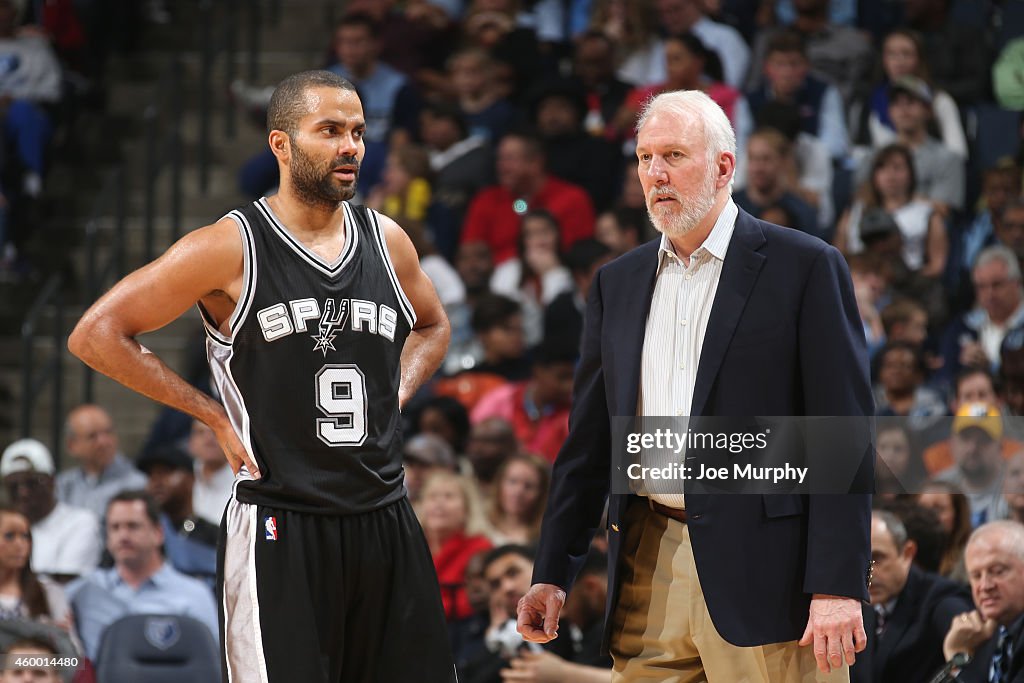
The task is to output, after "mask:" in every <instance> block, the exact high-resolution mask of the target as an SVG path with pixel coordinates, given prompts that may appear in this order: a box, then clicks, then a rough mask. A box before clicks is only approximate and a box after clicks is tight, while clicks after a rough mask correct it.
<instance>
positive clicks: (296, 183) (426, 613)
mask: <svg viewBox="0 0 1024 683" xmlns="http://www.w3.org/2000/svg"><path fill="white" fill-rule="evenodd" d="M267 118H268V128H269V129H270V134H269V143H270V148H271V149H272V150H273V152H274V155H275V156H276V157H277V160H278V164H279V166H280V169H281V186H280V190H279V192H278V193H277V194H276V195H274V196H272V197H270V198H264V199H261V200H259V201H257V202H254V203H253V204H251V205H249V206H245V207H242V208H240V209H237V210H235V211H232V212H231V213H229V214H228V215H227V216H225V217H224V218H222V219H221V220H219V221H217V222H216V223H214V224H213V225H210V226H207V227H204V228H200V229H199V230H196V231H194V232H192V233H191V234H189V235H187V236H185V237H184V238H182V239H181V241H179V242H178V243H177V244H175V245H173V246H172V247H171V248H170V249H169V250H168V251H167V253H165V254H164V255H163V256H161V257H160V258H158V259H157V260H156V261H154V262H153V263H151V264H149V265H148V266H145V267H143V268H142V269H140V270H138V271H136V272H135V273H132V274H131V275H129V276H128V277H126V278H125V279H124V280H123V281H121V282H120V283H118V284H117V285H115V287H114V288H113V289H112V290H111V291H110V292H108V293H107V294H106V295H104V296H103V297H102V298H101V299H100V300H99V301H97V302H96V303H95V304H94V305H93V306H92V308H90V309H89V310H88V311H87V312H86V313H85V315H84V316H83V317H82V320H81V321H80V322H79V323H78V326H77V327H76V328H75V330H74V332H73V333H72V335H71V338H70V340H69V344H68V345H69V347H70V349H71V351H72V353H74V354H75V355H77V356H78V357H79V358H81V359H82V360H83V361H85V362H86V363H87V364H89V365H90V366H92V367H93V368H95V369H97V370H99V371H100V372H103V373H105V374H107V375H109V376H110V377H112V378H114V379H116V380H117V381H119V382H121V383H122V384H125V385H126V386H128V387H130V388H132V389H134V390H136V391H138V392H139V393H141V394H144V395H146V396H148V397H150V398H152V399H155V400H157V401H161V402H163V403H166V404H167V405H170V406H172V407H174V408H177V409H178V410H181V411H183V412H185V413H188V414H189V415H192V416H194V417H195V418H197V419H199V420H201V421H202V422H205V423H206V424H208V425H209V426H210V427H211V428H212V429H213V430H214V432H216V434H217V439H218V441H219V442H220V444H221V446H222V447H223V448H224V453H225V455H226V456H227V458H228V461H229V462H230V463H231V466H232V468H233V469H234V470H235V472H236V473H237V476H236V478H235V484H234V493H233V495H232V497H231V500H230V501H229V503H228V506H227V510H226V512H225V516H224V520H223V521H222V523H221V543H220V549H219V561H218V574H219V581H218V584H219V597H220V598H221V600H222V604H221V639H222V643H223V647H224V649H223V659H224V664H223V667H224V680H225V681H231V682H238V683H292V682H293V681H304V682H310V681H311V682H323V683H328V682H329V683H341V682H342V681H345V682H346V683H348V682H350V681H351V682H356V681H358V682H363V681H365V682H370V681H374V682H379V683H390V682H392V681H431V682H433V681H452V680H454V679H455V670H454V664H453V660H452V657H451V653H450V650H449V646H448V637H447V632H446V629H445V623H444V615H443V612H442V608H441V598H440V593H439V589H438V587H437V579H436V576H435V573H434V569H433V563H432V562H431V559H430V552H429V550H428V548H427V544H426V542H425V541H424V538H423V534H422V532H421V530H420V528H419V526H418V524H417V521H416V517H415V516H414V514H413V512H412V508H411V506H410V505H409V502H408V500H407V498H406V495H405V490H404V485H403V479H402V466H401V442H400V441H401V440H400V435H399V408H400V407H401V406H402V405H403V404H404V403H405V401H407V400H408V399H409V397H410V396H412V394H413V393H414V392H415V391H416V389H417V388H418V387H419V386H420V385H421V384H422V383H423V382H424V381H425V380H426V379H427V378H428V377H430V375H431V374H433V372H434V370H436V368H437V367H438V365H439V364H440V362H441V359H442V357H443V355H444V353H445V350H446V347H447V344H448V337H449V326H448V320H447V318H446V317H445V315H444V312H443V309H442V307H441V303H440V302H439V301H438V298H437V295H436V294H435V292H434V288H433V287H432V286H431V284H430V281H429V280H428V279H427V277H426V276H425V275H424V273H423V271H422V270H421V269H420V267H419V261H418V259H417V256H416V252H415V250H414V249H413V246H412V244H411V242H410V241H409V239H408V238H407V237H406V235H405V233H404V232H403V231H402V230H401V228H400V227H399V226H398V225H396V224H395V223H394V222H393V221H391V220H390V219H388V218H387V217H385V216H381V215H379V214H377V213H375V212H373V211H370V210H368V209H366V208H364V207H361V206H355V205H352V204H349V203H348V201H346V200H348V199H350V198H352V196H353V195H354V193H355V187H356V179H357V176H358V173H359V164H360V161H361V160H362V157H363V152H364V147H363V140H362V138H363V133H364V131H365V130H366V122H365V119H364V117H363V109H362V105H361V103H360V101H359V97H358V96H357V94H356V92H355V88H354V87H353V86H352V85H351V84H350V83H349V82H348V81H345V80H344V79H342V78H340V77H339V76H336V75H334V74H332V73H330V72H327V71H306V72H302V73H298V74H295V75H293V76H290V77H289V78H287V79H285V80H284V81H282V82H281V84H280V85H279V86H278V88H277V90H276V91H275V93H274V96H273V98H272V100H271V102H270V108H269V111H268V113H267ZM193 304H197V305H198V308H199V311H200V312H201V314H202V319H203V322H204V324H205V327H206V333H207V340H206V345H207V351H208V356H209V361H210V366H211V369H212V371H213V373H212V374H213V378H214V381H215V382H216V385H217V388H218V389H219V390H220V395H221V396H222V397H223V406H222V405H221V404H220V403H218V402H216V401H215V400H213V399H212V398H211V397H209V396H207V395H206V394H203V393H201V392H200V391H198V390H196V389H195V388H193V387H192V386H190V385H189V384H188V383H186V382H185V381H184V380H182V378H181V377H179V376H178V375H177V374H175V373H174V372H172V371H171V370H170V369H169V368H168V367H167V366H166V365H165V364H164V363H163V362H161V361H160V359H159V358H157V357H156V356H155V355H154V354H152V353H150V352H149V351H148V350H147V349H146V348H144V347H143V346H141V345H140V344H139V343H138V342H137V341H136V339H135V338H136V336H137V335H139V334H142V333H144V332H149V331H151V330H155V329H158V328H160V327H163V326H164V325H166V324H167V323H169V322H171V321H172V320H174V319H175V318H177V317H178V316H180V315H181V314H182V313H183V312H184V311H185V310H186V309H187V308H188V307H190V306H192V305H193Z"/></svg>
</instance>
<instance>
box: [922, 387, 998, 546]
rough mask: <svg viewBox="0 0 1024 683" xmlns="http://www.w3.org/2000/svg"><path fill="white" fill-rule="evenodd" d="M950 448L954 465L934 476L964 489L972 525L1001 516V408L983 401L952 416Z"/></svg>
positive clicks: (968, 406)
mask: <svg viewBox="0 0 1024 683" xmlns="http://www.w3.org/2000/svg"><path fill="white" fill-rule="evenodd" d="M952 431H953V434H952V436H951V437H950V451H951V453H952V455H953V464H952V465H951V466H950V467H949V468H947V469H945V470H943V471H942V472H939V473H938V474H937V475H935V479H936V480H938V481H945V482H950V483H953V484H956V485H957V486H959V487H960V488H961V489H963V491H964V494H965V495H966V496H967V502H968V503H969V504H970V507H971V521H972V524H973V526H979V525H981V524H984V523H985V522H989V521H992V520H994V519H999V517H1000V516H1001V511H1002V509H1003V500H1002V474H1003V462H1004V461H1003V455H1002V441H1003V419H1002V416H1000V414H999V409H998V408H996V407H995V406H992V405H986V404H983V403H972V404H968V405H965V406H963V407H961V408H960V410H958V411H957V415H956V417H954V418H953V428H952Z"/></svg>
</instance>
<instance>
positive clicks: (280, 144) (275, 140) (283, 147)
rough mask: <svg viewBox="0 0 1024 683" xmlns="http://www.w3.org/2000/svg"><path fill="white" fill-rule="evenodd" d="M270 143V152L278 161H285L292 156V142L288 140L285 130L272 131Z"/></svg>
mask: <svg viewBox="0 0 1024 683" xmlns="http://www.w3.org/2000/svg"><path fill="white" fill-rule="evenodd" d="M268 142H269V143H270V151H271V152H273V153H274V156H275V157H277V158H278V159H281V160H282V161H284V160H287V159H288V157H289V156H290V155H291V141H290V140H289V139H288V133H285V132H284V131H283V130H272V131H270V136H269V139H268Z"/></svg>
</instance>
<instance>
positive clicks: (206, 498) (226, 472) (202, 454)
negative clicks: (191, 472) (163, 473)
mask: <svg viewBox="0 0 1024 683" xmlns="http://www.w3.org/2000/svg"><path fill="white" fill-rule="evenodd" d="M188 452H189V455H191V456H192V459H193V460H194V461H195V465H196V469H195V480H196V483H195V486H194V487H193V488H192V509H193V510H194V511H195V513H196V515H197V516H199V517H200V518H202V519H205V520H206V521H207V522H210V523H211V524H214V525H216V526H220V520H221V517H223V516H224V508H225V506H226V505H227V504H228V499H230V498H231V486H232V484H234V482H235V473H234V472H232V471H231V468H230V467H229V466H228V460H227V458H226V457H224V450H223V449H222V448H221V447H220V443H219V442H218V441H217V435H216V434H214V432H213V430H212V429H210V428H209V427H208V426H207V425H206V424H205V423H203V422H200V421H199V420H193V421H192V429H191V431H190V432H189V437H188Z"/></svg>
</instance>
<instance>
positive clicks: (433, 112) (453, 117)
mask: <svg viewBox="0 0 1024 683" xmlns="http://www.w3.org/2000/svg"><path fill="white" fill-rule="evenodd" d="M423 114H427V115H429V116H432V117H434V118H435V119H443V120H446V121H451V122H452V123H454V124H455V127H456V128H458V130H459V137H460V138H464V137H466V136H467V135H469V125H468V124H467V123H466V117H465V116H464V115H463V114H462V110H461V109H459V108H458V107H457V106H455V105H454V104H451V103H448V102H445V101H443V100H427V101H426V102H424V103H423V106H422V107H421V108H420V115H423Z"/></svg>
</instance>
